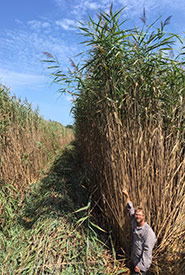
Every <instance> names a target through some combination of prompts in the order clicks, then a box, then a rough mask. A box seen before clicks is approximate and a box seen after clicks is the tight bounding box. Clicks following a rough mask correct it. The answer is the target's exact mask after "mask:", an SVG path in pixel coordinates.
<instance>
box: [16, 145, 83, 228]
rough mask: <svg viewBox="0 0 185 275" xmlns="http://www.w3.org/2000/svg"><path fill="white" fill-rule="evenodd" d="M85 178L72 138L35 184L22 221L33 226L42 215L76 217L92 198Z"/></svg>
mask: <svg viewBox="0 0 185 275" xmlns="http://www.w3.org/2000/svg"><path fill="white" fill-rule="evenodd" d="M84 180H85V177H84V174H83V167H82V164H81V161H80V154H79V152H78V150H77V147H76V144H75V142H72V143H70V145H68V146H67V147H66V148H65V149H64V151H63V152H62V154H61V155H60V156H59V157H58V158H57V159H56V160H55V162H54V163H53V165H52V167H51V169H50V171H49V173H48V174H47V176H46V177H44V178H43V179H42V180H41V181H40V182H39V183H37V184H33V185H32V186H31V190H30V193H29V194H28V195H27V196H26V198H25V201H24V208H23V210H22V212H21V214H20V216H19V223H20V224H21V225H23V226H24V227H25V228H28V229H29V228H31V227H32V225H33V224H34V223H35V222H36V221H37V220H38V219H39V218H40V217H41V216H43V217H45V216H64V215H65V217H66V218H68V219H70V218H73V219H74V215H72V212H74V211H75V210H77V209H79V208H80V207H82V206H83V205H86V204H87V201H88V194H87V191H86V190H85V189H84V188H83V187H82V184H83V183H84Z"/></svg>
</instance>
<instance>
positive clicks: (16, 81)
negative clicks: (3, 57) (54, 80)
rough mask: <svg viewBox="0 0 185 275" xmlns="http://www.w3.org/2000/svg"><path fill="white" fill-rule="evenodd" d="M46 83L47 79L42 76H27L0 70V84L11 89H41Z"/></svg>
mask: <svg viewBox="0 0 185 275" xmlns="http://www.w3.org/2000/svg"><path fill="white" fill-rule="evenodd" d="M47 81H48V79H47V78H46V77H45V76H43V75H38V74H28V73H22V72H17V71H10V70H7V69H3V68H0V82H1V83H2V84H4V85H6V86H8V87H10V88H12V89H17V88H20V87H24V86H28V87H29V86H35V87H41V86H43V85H45V84H46V83H47Z"/></svg>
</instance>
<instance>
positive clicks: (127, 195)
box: [122, 189, 129, 198]
mask: <svg viewBox="0 0 185 275" xmlns="http://www.w3.org/2000/svg"><path fill="white" fill-rule="evenodd" d="M122 193H123V194H124V195H125V196H126V197H127V198H128V197H129V194H128V191H127V190H126V189H123V190H122Z"/></svg>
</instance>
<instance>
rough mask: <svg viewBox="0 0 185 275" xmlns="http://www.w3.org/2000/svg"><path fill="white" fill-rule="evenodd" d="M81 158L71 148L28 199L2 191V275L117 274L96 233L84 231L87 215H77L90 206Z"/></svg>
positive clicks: (86, 228)
mask: <svg viewBox="0 0 185 275" xmlns="http://www.w3.org/2000/svg"><path fill="white" fill-rule="evenodd" d="M78 159H79V158H78V155H77V151H76V150H75V146H74V145H70V146H68V147H67V148H66V149H65V150H64V151H63V153H62V154H61V155H59V156H58V158H57V159H56V160H55V162H54V163H53V165H52V167H51V169H50V171H48V173H47V175H45V177H44V178H43V179H42V180H41V181H40V182H38V183H37V184H34V185H32V186H31V190H30V192H29V194H28V195H27V196H26V197H25V199H24V200H21V198H20V196H19V194H17V198H18V199H17V200H15V199H14V197H13V196H12V195H11V194H12V192H11V186H6V187H4V188H2V190H1V202H2V203H4V211H3V214H2V215H1V223H2V227H1V232H0V235H1V251H0V262H1V265H0V270H1V274H111V272H109V271H111V267H112V265H111V256H110V254H109V253H108V252H107V250H106V249H104V248H103V246H102V245H100V244H99V243H98V241H97V233H96V232H95V231H96V228H94V232H92V231H89V230H88V227H82V226H80V224H79V223H78V222H77V221H78V220H79V219H80V217H81V218H82V217H83V216H81V212H79V213H78V214H75V213H74V211H75V210H77V209H79V208H80V207H81V206H82V205H84V204H86V203H87V194H86V192H85V191H84V189H82V187H81V186H80V184H79V183H80V174H79V161H78ZM7 191H9V192H7ZM109 261H110V263H109ZM105 266H106V267H105ZM105 270H106V271H107V272H106V273H105Z"/></svg>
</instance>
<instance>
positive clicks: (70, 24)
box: [56, 18, 76, 30]
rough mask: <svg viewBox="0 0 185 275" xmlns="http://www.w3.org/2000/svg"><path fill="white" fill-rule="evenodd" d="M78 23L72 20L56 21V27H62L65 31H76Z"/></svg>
mask: <svg viewBox="0 0 185 275" xmlns="http://www.w3.org/2000/svg"><path fill="white" fill-rule="evenodd" d="M75 24H76V22H75V21H74V20H72V19H67V18H65V19H62V20H58V21H56V25H58V26H60V27H62V28H63V29H64V30H75Z"/></svg>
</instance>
